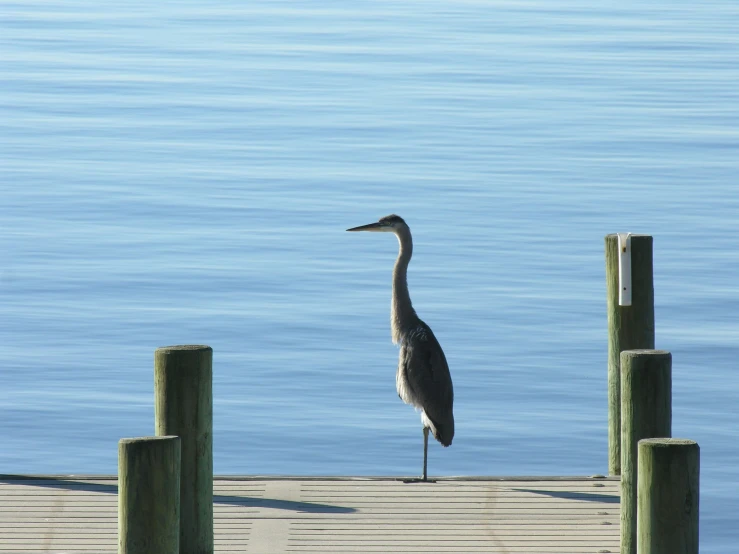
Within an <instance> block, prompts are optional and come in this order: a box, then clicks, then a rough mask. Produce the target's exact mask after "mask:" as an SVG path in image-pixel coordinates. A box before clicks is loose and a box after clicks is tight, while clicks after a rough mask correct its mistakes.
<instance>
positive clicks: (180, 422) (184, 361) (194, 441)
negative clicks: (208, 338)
mask: <svg viewBox="0 0 739 554" xmlns="http://www.w3.org/2000/svg"><path fill="white" fill-rule="evenodd" d="M154 389H155V419H156V434H157V435H177V436H179V437H181V439H182V476H181V480H180V553H181V554H212V553H213V349H212V348H210V347H209V346H169V347H164V348H157V350H156V352H155V354H154Z"/></svg>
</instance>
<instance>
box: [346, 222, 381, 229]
mask: <svg viewBox="0 0 739 554" xmlns="http://www.w3.org/2000/svg"><path fill="white" fill-rule="evenodd" d="M384 230H385V225H383V224H382V223H380V222H379V221H378V222H377V223H369V224H368V225H360V226H359V227H352V228H351V229H347V231H384Z"/></svg>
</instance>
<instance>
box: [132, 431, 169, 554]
mask: <svg viewBox="0 0 739 554" xmlns="http://www.w3.org/2000/svg"><path fill="white" fill-rule="evenodd" d="M179 551H180V438H179V437H142V438H135V439H121V440H120V442H119V443H118V553H119V554H155V553H157V554H179Z"/></svg>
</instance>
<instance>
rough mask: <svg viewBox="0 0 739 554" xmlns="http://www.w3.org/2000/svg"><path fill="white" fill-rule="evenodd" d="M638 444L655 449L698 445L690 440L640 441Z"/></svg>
mask: <svg viewBox="0 0 739 554" xmlns="http://www.w3.org/2000/svg"><path fill="white" fill-rule="evenodd" d="M639 444H643V445H645V446H655V447H663V446H664V447H667V446H691V445H695V446H698V443H697V442H695V441H692V440H690V439H674V438H659V439H642V440H640V441H639Z"/></svg>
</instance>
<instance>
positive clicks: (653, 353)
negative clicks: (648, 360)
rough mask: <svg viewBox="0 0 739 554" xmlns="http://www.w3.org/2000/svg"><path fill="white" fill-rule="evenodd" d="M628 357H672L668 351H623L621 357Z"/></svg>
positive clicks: (649, 349) (651, 349)
mask: <svg viewBox="0 0 739 554" xmlns="http://www.w3.org/2000/svg"><path fill="white" fill-rule="evenodd" d="M624 354H626V355H627V356H670V355H671V354H670V352H669V351H667V350H654V349H653V348H634V349H633V350H622V351H621V355H622V356H623V355H624Z"/></svg>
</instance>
